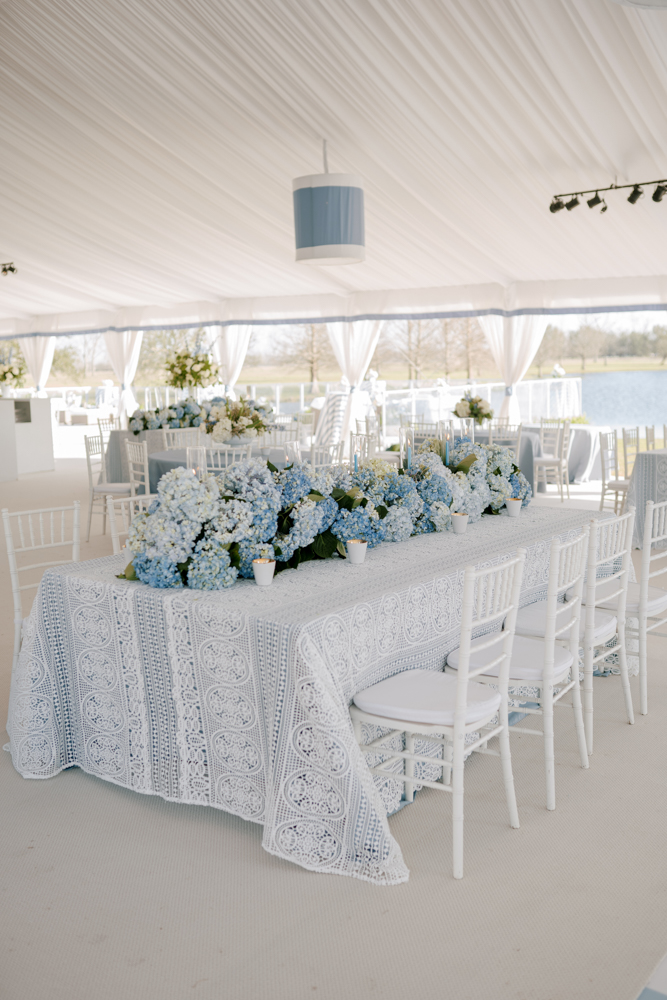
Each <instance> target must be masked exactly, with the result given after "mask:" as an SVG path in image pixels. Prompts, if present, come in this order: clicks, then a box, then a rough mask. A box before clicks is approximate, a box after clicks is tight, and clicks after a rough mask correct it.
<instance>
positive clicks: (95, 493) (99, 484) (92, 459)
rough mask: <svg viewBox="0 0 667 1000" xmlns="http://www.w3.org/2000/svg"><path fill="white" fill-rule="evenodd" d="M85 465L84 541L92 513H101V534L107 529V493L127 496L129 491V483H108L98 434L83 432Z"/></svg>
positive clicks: (87, 534)
mask: <svg viewBox="0 0 667 1000" xmlns="http://www.w3.org/2000/svg"><path fill="white" fill-rule="evenodd" d="M84 444H85V446H86V466H87V469H88V531H87V533H86V541H87V542H89V541H90V528H91V524H92V520H93V513H94V512H97V513H99V514H101V515H102V534H103V535H105V534H106V531H107V507H106V496H107V493H113V495H114V496H118V497H128V496H130V493H131V486H130V483H108V482H107V465H106V456H105V454H104V444H103V442H102V437H101V435H99V434H85V435H84Z"/></svg>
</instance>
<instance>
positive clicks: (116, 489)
mask: <svg viewBox="0 0 667 1000" xmlns="http://www.w3.org/2000/svg"><path fill="white" fill-rule="evenodd" d="M131 492H132V491H131V487H130V484H129V483H98V484H97V485H96V486H93V493H104V494H107V493H110V494H111V495H113V494H121V495H122V496H128V497H129V495H130V493H131Z"/></svg>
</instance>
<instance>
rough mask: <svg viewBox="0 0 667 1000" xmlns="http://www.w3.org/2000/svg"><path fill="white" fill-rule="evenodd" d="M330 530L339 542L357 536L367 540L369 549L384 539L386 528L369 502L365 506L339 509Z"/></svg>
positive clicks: (364, 540)
mask: <svg viewBox="0 0 667 1000" xmlns="http://www.w3.org/2000/svg"><path fill="white" fill-rule="evenodd" d="M331 532H332V534H334V535H335V536H336V538H338V539H339V541H341V542H347V541H348V540H349V539H350V538H359V539H361V541H362V542H368V547H369V549H372V548H374V547H375V546H376V545H379V544H380V542H382V541H384V536H385V533H386V529H385V527H384V521H381V520H380V518H379V516H378V514H377V512H376V511H375V510H374V508H373V507H372V506H371V504H369V505H368V506H367V507H355V509H354V510H345V509H343V510H339V511H338V515H337V517H336V520H335V521H334V523H333V524H332V526H331Z"/></svg>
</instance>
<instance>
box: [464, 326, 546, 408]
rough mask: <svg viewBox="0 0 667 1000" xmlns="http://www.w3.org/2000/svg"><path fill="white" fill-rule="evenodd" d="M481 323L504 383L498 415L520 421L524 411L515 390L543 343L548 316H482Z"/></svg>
mask: <svg viewBox="0 0 667 1000" xmlns="http://www.w3.org/2000/svg"><path fill="white" fill-rule="evenodd" d="M479 322H480V326H481V327H482V329H483V330H484V333H485V335H486V339H487V340H488V342H489V347H490V348H491V353H492V354H493V360H494V361H495V363H496V364H497V365H498V369H499V371H500V374H501V377H502V379H503V381H504V383H505V396H504V397H503V403H502V406H501V407H500V413H496V414H495V416H497V417H509V421H510V423H511V424H518V423H521V410H520V408H519V401H518V399H517V397H516V393H515V391H514V388H515V386H516V385H517V383H518V382H520V381H521V379H522V378H523V376H524V375H525V374H526V372H527V371H528V368H529V366H530V363H531V361H532V360H533V358H534V357H535V354H536V352H537V349H538V347H539V346H540V344H541V342H542V338H543V336H544V331H545V330H546V328H547V324H548V322H549V317H548V316H505V317H503V316H480V317H479Z"/></svg>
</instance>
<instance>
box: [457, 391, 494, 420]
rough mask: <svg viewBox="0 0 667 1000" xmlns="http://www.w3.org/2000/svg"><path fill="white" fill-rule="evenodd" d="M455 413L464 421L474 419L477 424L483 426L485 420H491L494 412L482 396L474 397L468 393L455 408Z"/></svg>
mask: <svg viewBox="0 0 667 1000" xmlns="http://www.w3.org/2000/svg"><path fill="white" fill-rule="evenodd" d="M454 413H455V414H456V416H457V417H461V418H462V419H469V418H470V417H472V419H473V420H474V421H475V423H476V424H481V423H482V422H483V421H484V420H491V418H492V417H493V410H492V409H491V407H490V406H489V404H488V403H487V401H486V400H485V399H482V397H481V396H473V394H472V393H471V392H466V394H465V395H464V396H463V398H462V399H460V400H459V401H458V403H457V404H456V406H455V407H454Z"/></svg>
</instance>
